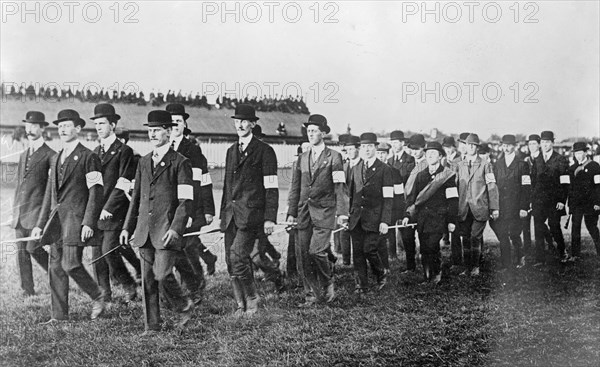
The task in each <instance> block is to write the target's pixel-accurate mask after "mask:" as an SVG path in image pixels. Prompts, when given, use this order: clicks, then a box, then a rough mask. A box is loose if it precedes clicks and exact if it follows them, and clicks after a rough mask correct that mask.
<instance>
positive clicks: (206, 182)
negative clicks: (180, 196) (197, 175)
mask: <svg viewBox="0 0 600 367" xmlns="http://www.w3.org/2000/svg"><path fill="white" fill-rule="evenodd" d="M208 185H212V179H211V178H210V173H208V172H206V173H204V174H202V179H201V181H200V186H208Z"/></svg>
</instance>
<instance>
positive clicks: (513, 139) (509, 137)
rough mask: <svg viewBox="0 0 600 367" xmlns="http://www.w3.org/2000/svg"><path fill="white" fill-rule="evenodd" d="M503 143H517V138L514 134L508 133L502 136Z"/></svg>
mask: <svg viewBox="0 0 600 367" xmlns="http://www.w3.org/2000/svg"><path fill="white" fill-rule="evenodd" d="M502 144H510V145H517V138H516V137H515V136H514V135H512V134H506V135H504V136H503V137H502Z"/></svg>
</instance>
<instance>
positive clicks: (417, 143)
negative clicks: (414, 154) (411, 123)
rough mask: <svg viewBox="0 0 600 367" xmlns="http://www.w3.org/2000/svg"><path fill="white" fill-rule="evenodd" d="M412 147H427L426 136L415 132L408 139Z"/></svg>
mask: <svg viewBox="0 0 600 367" xmlns="http://www.w3.org/2000/svg"><path fill="white" fill-rule="evenodd" d="M408 147H409V148H410V149H419V148H425V137H424V136H423V135H422V134H415V135H413V136H411V137H410V138H409V139H408Z"/></svg>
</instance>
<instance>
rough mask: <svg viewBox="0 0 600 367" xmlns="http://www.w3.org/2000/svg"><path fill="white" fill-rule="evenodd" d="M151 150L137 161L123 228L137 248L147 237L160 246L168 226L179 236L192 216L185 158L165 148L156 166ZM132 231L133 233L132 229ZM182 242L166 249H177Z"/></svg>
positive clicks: (157, 246) (190, 176)
mask: <svg viewBox="0 0 600 367" xmlns="http://www.w3.org/2000/svg"><path fill="white" fill-rule="evenodd" d="M152 164H153V163H152V152H150V153H148V154H147V155H145V156H144V157H142V159H140V162H139V164H138V167H137V170H136V172H135V186H134V188H133V195H132V196H131V204H130V205H129V209H128V211H127V216H126V218H125V224H124V225H123V229H125V230H127V231H128V232H129V233H133V245H134V246H136V247H140V246H143V245H145V244H146V242H147V241H148V238H150V241H151V242H152V246H153V247H154V248H155V249H164V246H163V242H164V241H163V240H162V237H163V236H164V235H165V233H167V231H168V230H169V229H172V230H174V231H175V232H177V233H178V234H179V235H183V233H184V231H185V226H186V224H187V221H188V218H189V217H191V216H192V215H193V205H194V204H193V200H194V189H193V187H192V166H191V164H190V161H189V159H187V158H185V157H184V156H182V155H181V154H179V153H177V152H175V151H174V150H173V149H169V150H168V151H167V153H166V154H165V156H164V157H163V158H162V160H161V161H160V163H159V164H158V165H157V166H156V168H154V169H153V168H152ZM134 230H135V232H134ZM182 247H183V241H178V242H177V243H172V244H170V245H169V249H172V250H181V248H182Z"/></svg>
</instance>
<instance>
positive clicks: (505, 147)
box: [502, 144, 516, 154]
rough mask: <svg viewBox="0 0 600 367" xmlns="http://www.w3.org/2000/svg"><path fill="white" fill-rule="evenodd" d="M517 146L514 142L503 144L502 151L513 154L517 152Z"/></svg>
mask: <svg viewBox="0 0 600 367" xmlns="http://www.w3.org/2000/svg"><path fill="white" fill-rule="evenodd" d="M515 149H516V146H514V145H513V144H502V151H503V152H504V153H505V154H513V153H514V152H515Z"/></svg>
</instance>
